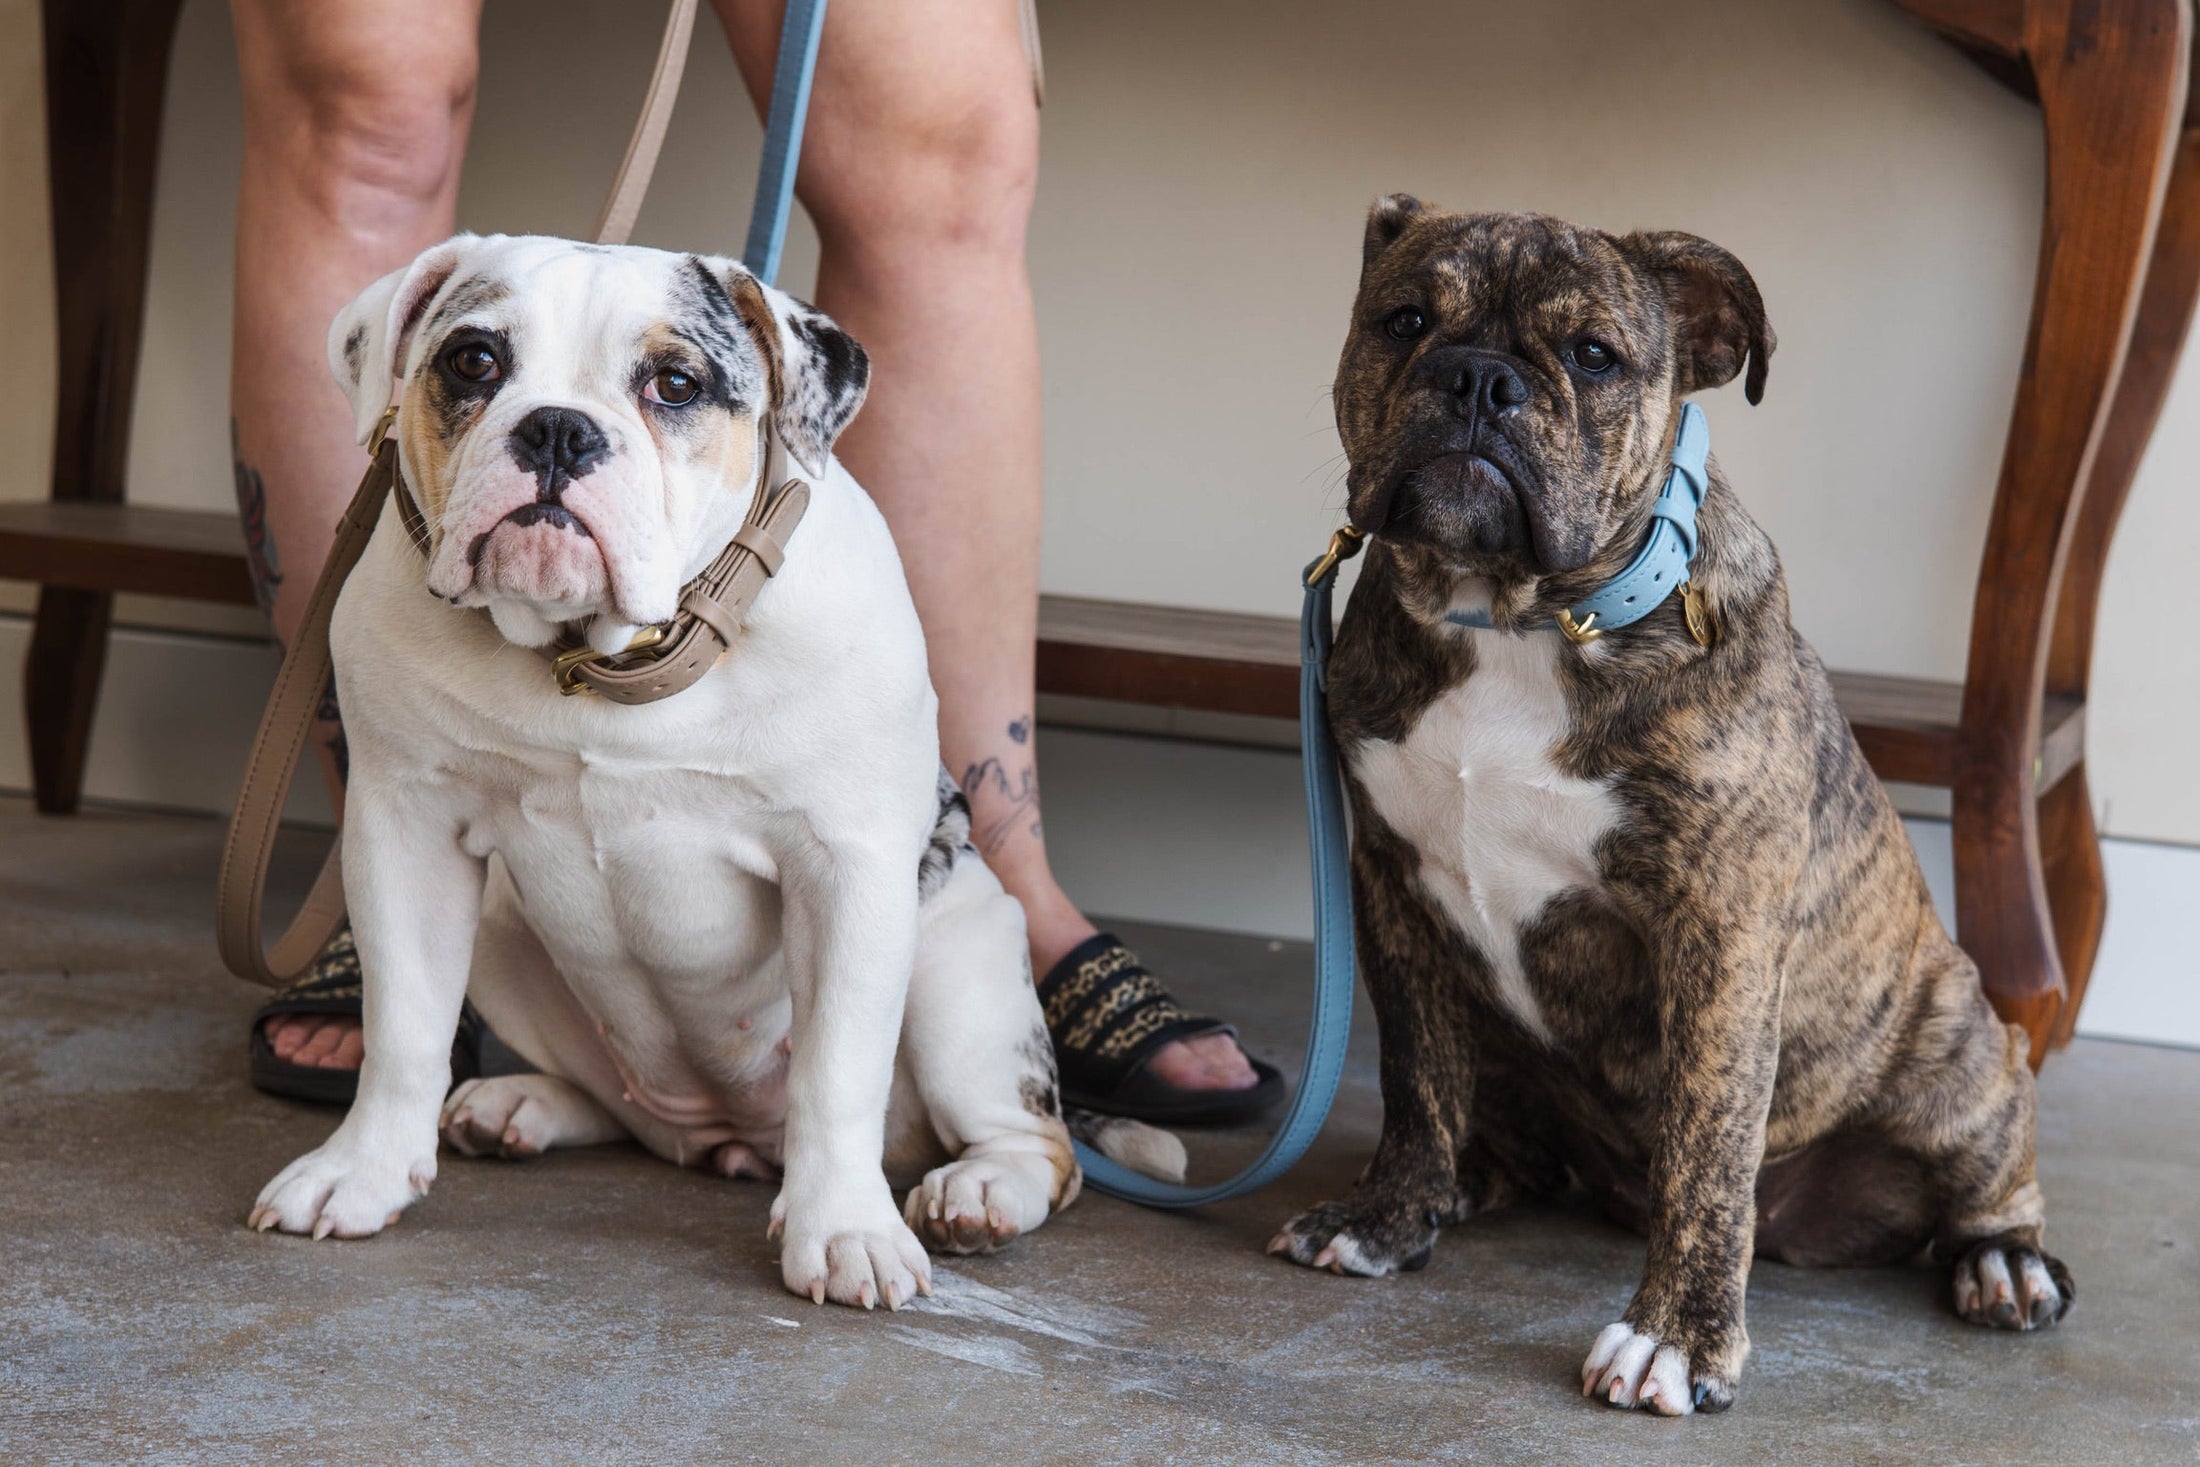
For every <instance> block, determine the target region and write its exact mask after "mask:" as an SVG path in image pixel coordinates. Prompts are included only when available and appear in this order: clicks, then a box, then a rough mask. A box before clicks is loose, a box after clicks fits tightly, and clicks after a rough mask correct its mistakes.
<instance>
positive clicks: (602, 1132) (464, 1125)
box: [441, 1075, 623, 1160]
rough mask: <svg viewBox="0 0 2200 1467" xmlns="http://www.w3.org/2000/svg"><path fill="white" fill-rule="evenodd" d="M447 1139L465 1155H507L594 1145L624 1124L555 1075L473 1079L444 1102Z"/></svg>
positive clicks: (618, 1131) (614, 1134) (608, 1138)
mask: <svg viewBox="0 0 2200 1467" xmlns="http://www.w3.org/2000/svg"><path fill="white" fill-rule="evenodd" d="M441 1126H442V1130H443V1139H444V1140H445V1141H447V1142H449V1143H450V1145H451V1149H452V1150H454V1151H456V1152H458V1153H459V1154H461V1155H463V1156H501V1157H504V1158H506V1159H507V1160H517V1159H519V1158H522V1157H529V1156H540V1155H542V1154H543V1153H544V1152H545V1151H548V1150H549V1149H550V1148H551V1147H553V1146H592V1145H596V1144H598V1143H600V1142H604V1141H611V1140H616V1139H617V1138H618V1137H619V1136H620V1135H621V1134H623V1129H622V1128H621V1127H620V1125H619V1123H618V1122H617V1121H615V1120H613V1119H612V1118H611V1115H610V1113H609V1112H607V1111H606V1110H604V1108H603V1107H602V1106H600V1105H598V1104H596V1102H595V1101H594V1100H592V1099H590V1098H589V1096H588V1095H587V1093H586V1092H584V1091H583V1090H581V1089H580V1088H579V1087H578V1086H576V1085H573V1084H571V1083H569V1082H568V1081H565V1080H560V1079H559V1078H558V1077H557V1076H555V1075H498V1076H496V1077H495V1078H493V1079H488V1080H468V1081H467V1082H466V1083H465V1084H463V1085H461V1086H459V1087H458V1088H457V1089H456V1090H453V1091H452V1092H451V1096H450V1099H448V1100H446V1101H444V1102H443V1119H442V1122H441Z"/></svg>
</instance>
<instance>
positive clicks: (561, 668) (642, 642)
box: [550, 626, 665, 698]
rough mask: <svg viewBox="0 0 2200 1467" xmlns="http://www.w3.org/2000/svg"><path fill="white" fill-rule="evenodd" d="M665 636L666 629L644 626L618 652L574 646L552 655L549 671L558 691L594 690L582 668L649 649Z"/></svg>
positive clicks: (571, 692) (591, 691)
mask: <svg viewBox="0 0 2200 1467" xmlns="http://www.w3.org/2000/svg"><path fill="white" fill-rule="evenodd" d="M664 639H665V629H664V628H663V627H661V626H658V627H643V628H642V629H641V630H640V631H638V632H636V633H635V634H634V640H633V641H631V642H629V643H627V644H626V646H625V647H624V648H622V649H621V650H619V651H617V652H598V651H597V650H596V649H595V648H593V647H575V648H574V649H573V650H572V651H570V652H560V653H559V654H558V655H557V656H555V657H553V658H551V659H550V675H551V676H552V677H554V678H556V679H557V682H558V691H559V692H560V693H563V694H564V695H565V696H566V697H568V698H570V697H572V696H573V695H574V694H575V693H589V694H593V693H594V692H595V691H596V690H595V689H594V688H592V687H590V686H589V685H588V684H587V683H585V682H583V681H582V680H581V669H582V668H584V667H587V666H589V665H591V664H593V663H598V662H608V661H610V660H611V659H612V658H614V657H624V656H626V655H627V653H629V652H646V651H648V650H649V649H650V648H651V647H654V646H656V645H657V644H658V643H660V642H662V641H663V640H664Z"/></svg>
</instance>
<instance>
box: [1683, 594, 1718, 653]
mask: <svg viewBox="0 0 2200 1467" xmlns="http://www.w3.org/2000/svg"><path fill="white" fill-rule="evenodd" d="M1681 616H1682V618H1683V619H1684V620H1686V621H1687V623H1688V635H1689V636H1691V637H1694V638H1695V639H1696V645H1697V646H1699V647H1703V648H1706V649H1708V648H1709V647H1710V646H1711V644H1712V642H1713V641H1714V640H1716V639H1717V637H1718V635H1719V626H1718V623H1717V622H1715V621H1713V620H1712V617H1711V598H1710V597H1708V596H1706V595H1704V593H1703V589H1702V588H1701V587H1700V586H1698V585H1697V584H1696V583H1695V582H1694V581H1683V582H1681Z"/></svg>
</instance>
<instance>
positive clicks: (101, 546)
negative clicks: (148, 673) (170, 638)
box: [0, 499, 252, 606]
mask: <svg viewBox="0 0 2200 1467" xmlns="http://www.w3.org/2000/svg"><path fill="white" fill-rule="evenodd" d="M0 577H5V578H8V579H11V580H22V581H37V582H39V583H41V584H43V585H48V586H67V587H70V588H71V589H74V590H79V591H108V592H116V591H122V592H134V593H136V594H139V595H143V596H180V597H183V598H185V599H186V600H191V601H221V602H229V603H231V604H234V605H239V606H250V605H252V577H251V576H250V575H249V574H248V573H247V572H246V569H245V558H244V535H243V533H242V532H241V531H240V530H239V529H238V528H237V517H236V516H235V515H233V514H213V513H208V512H206V511H204V510H190V509H154V508H150V507H148V506H144V505H136V504H101V503H97V502H95V501H90V500H81V499H73V500H72V499H54V500H31V501H25V502H22V503H14V504H0Z"/></svg>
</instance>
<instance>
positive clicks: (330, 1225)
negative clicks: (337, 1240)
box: [313, 1213, 336, 1243]
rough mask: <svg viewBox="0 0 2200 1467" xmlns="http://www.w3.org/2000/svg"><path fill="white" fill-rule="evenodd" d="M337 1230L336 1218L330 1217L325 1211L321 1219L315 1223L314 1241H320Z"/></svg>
mask: <svg viewBox="0 0 2200 1467" xmlns="http://www.w3.org/2000/svg"><path fill="white" fill-rule="evenodd" d="M335 1231H336V1219H335V1218H333V1217H330V1216H329V1215H328V1214H327V1213H323V1214H321V1217H320V1219H319V1220H318V1221H316V1222H315V1223H314V1224H313V1241H314V1242H316V1243H318V1242H320V1241H321V1240H322V1239H323V1238H325V1237H327V1236H328V1235H329V1234H330V1233H333V1232H335Z"/></svg>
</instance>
